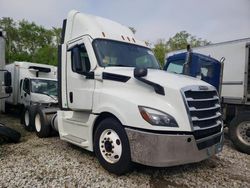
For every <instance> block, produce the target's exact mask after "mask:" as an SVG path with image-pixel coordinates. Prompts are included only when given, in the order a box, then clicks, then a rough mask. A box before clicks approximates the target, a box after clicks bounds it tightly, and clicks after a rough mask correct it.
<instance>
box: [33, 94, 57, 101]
mask: <svg viewBox="0 0 250 188" xmlns="http://www.w3.org/2000/svg"><path fill="white" fill-rule="evenodd" d="M31 101H32V102H37V103H57V102H58V100H57V97H56V96H51V97H50V96H48V95H45V94H40V93H31Z"/></svg>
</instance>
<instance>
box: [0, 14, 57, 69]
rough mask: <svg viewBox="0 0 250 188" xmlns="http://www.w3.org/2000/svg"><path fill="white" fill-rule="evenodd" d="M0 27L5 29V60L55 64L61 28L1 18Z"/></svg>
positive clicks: (8, 61)
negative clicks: (47, 27)
mask: <svg viewBox="0 0 250 188" xmlns="http://www.w3.org/2000/svg"><path fill="white" fill-rule="evenodd" d="M0 27H1V28H2V29H3V30H4V31H6V62H7V63H11V62H13V61H30V62H34V63H43V64H51V65H56V64H57V55H56V53H57V45H58V44H59V42H60V33H61V28H52V29H46V28H44V27H42V26H38V25H36V24H35V23H34V22H31V23H30V22H28V21H26V20H21V21H19V22H15V21H14V20H13V19H12V18H8V17H7V18H5V17H4V18H1V19H0Z"/></svg>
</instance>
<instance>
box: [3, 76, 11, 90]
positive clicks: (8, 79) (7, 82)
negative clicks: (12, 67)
mask: <svg viewBox="0 0 250 188" xmlns="http://www.w3.org/2000/svg"><path fill="white" fill-rule="evenodd" d="M4 86H7V87H8V86H11V73H10V72H5V73H4Z"/></svg>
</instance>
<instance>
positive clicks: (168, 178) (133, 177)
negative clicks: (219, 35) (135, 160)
mask: <svg viewBox="0 0 250 188" xmlns="http://www.w3.org/2000/svg"><path fill="white" fill-rule="evenodd" d="M0 120H1V122H3V123H5V124H6V125H7V126H9V127H11V128H14V129H16V130H18V131H19V132H21V134H22V139H21V142H20V143H18V144H5V145H1V146H0V187H130V188H132V187H157V188H160V187H184V188H185V187H248V188H249V187H250V156H249V155H246V154H243V153H240V152H238V151H236V150H235V149H234V148H233V145H232V144H231V142H230V141H229V140H227V139H226V140H225V146H224V149H223V152H222V153H220V154H218V155H217V156H214V157H212V158H210V159H208V160H205V161H203V162H200V163H197V164H190V165H183V166H177V167H170V168H152V167H145V166H140V165H137V166H136V168H135V170H134V171H132V172H131V173H128V174H126V175H124V176H119V177H118V176H116V175H113V174H110V173H108V172H107V171H105V170H104V169H103V168H102V167H101V166H100V164H99V163H98V161H97V159H96V158H95V156H94V155H93V154H92V153H90V152H87V151H85V150H83V149H81V148H78V147H76V146H73V145H71V144H68V143H66V142H64V141H61V140H60V139H59V138H58V137H52V138H46V139H40V138H38V137H36V135H35V133H30V132H26V131H25V130H24V129H23V128H22V126H21V125H20V123H19V119H18V118H17V117H13V116H6V115H0Z"/></svg>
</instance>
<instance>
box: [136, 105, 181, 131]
mask: <svg viewBox="0 0 250 188" xmlns="http://www.w3.org/2000/svg"><path fill="white" fill-rule="evenodd" d="M139 111H140V113H141V116H142V118H143V119H144V120H145V121H147V122H148V123H150V124H151V125H158V126H167V127H178V124H177V122H176V121H175V119H174V118H173V117H172V116H170V115H169V114H167V113H164V112H161V111H159V110H156V109H152V108H148V107H143V106H139Z"/></svg>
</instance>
